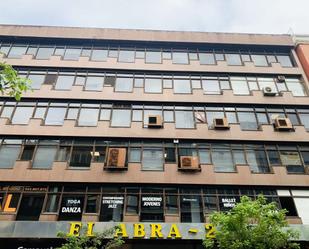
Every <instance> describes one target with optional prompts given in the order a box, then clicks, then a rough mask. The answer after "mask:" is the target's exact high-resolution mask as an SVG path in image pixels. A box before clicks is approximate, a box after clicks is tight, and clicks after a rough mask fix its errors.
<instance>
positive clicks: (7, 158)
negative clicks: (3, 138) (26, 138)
mask: <svg viewBox="0 0 309 249" xmlns="http://www.w3.org/2000/svg"><path fill="white" fill-rule="evenodd" d="M20 148H21V146H20V145H2V146H1V147H0V168H13V166H14V164H15V161H16V160H17V158H18V156H19V153H20Z"/></svg>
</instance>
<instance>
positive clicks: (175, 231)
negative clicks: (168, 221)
mask: <svg viewBox="0 0 309 249" xmlns="http://www.w3.org/2000/svg"><path fill="white" fill-rule="evenodd" d="M167 238H168V239H172V238H175V239H181V234H180V232H179V230H178V227H177V226H176V224H172V225H171V229H170V232H169V233H168V235H167Z"/></svg>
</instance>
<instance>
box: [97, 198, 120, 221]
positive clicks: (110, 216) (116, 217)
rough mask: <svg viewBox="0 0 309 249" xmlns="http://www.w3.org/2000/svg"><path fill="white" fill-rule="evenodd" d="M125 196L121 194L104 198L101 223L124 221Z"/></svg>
mask: <svg viewBox="0 0 309 249" xmlns="http://www.w3.org/2000/svg"><path fill="white" fill-rule="evenodd" d="M123 207H124V196H123V195H119V194H114V195H106V194H104V195H103V196H102V203H101V212H100V219H99V220H100V221H114V222H118V221H122V219H123Z"/></svg>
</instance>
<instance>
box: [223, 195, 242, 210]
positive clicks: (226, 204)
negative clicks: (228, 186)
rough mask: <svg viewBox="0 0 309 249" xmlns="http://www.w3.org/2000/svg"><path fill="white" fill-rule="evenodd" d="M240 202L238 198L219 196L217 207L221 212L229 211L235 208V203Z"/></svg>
mask: <svg viewBox="0 0 309 249" xmlns="http://www.w3.org/2000/svg"><path fill="white" fill-rule="evenodd" d="M239 201H240V198H239V196H220V197H219V205H220V210H221V211H229V210H231V209H232V208H233V207H235V205H236V203H237V202H239Z"/></svg>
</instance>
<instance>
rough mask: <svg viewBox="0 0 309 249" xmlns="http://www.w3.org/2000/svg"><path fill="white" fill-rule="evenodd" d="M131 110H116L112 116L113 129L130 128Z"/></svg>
mask: <svg viewBox="0 0 309 249" xmlns="http://www.w3.org/2000/svg"><path fill="white" fill-rule="evenodd" d="M130 125H131V110H122V109H114V110H113V114H112V120H111V126H112V127H130Z"/></svg>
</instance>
